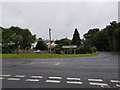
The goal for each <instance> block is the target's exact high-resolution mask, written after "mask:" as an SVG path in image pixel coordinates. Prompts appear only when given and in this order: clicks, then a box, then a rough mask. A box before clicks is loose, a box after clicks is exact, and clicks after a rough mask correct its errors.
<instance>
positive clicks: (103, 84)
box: [90, 82, 108, 86]
mask: <svg viewBox="0 0 120 90" xmlns="http://www.w3.org/2000/svg"><path fill="white" fill-rule="evenodd" d="M90 85H100V86H108V84H106V83H93V82H90Z"/></svg>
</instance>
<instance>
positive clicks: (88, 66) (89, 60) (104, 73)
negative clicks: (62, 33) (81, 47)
mask: <svg viewBox="0 0 120 90" xmlns="http://www.w3.org/2000/svg"><path fill="white" fill-rule="evenodd" d="M2 73H3V74H7V75H11V76H10V77H14V76H15V75H25V77H22V78H20V80H18V81H15V80H8V78H10V77H4V76H3V77H4V79H3V80H2V83H3V84H2V87H3V88H103V87H104V88H118V87H117V86H116V84H118V85H120V83H115V82H111V81H110V80H119V79H118V56H117V55H113V54H111V53H106V52H101V53H100V54H99V55H96V56H88V57H72V58H48V59H38V58H37V59H3V60H2ZM32 75H39V76H40V75H41V76H43V78H42V79H39V80H40V81H38V82H26V79H29V78H31V76H32ZM51 76H53V77H57V76H59V77H61V78H62V79H61V80H59V81H61V82H60V83H50V82H46V80H49V77H51ZM68 77H73V78H80V79H81V80H80V81H81V82H82V85H79V84H78V85H77V84H68V83H66V82H67V81H68V80H67V78H68ZM88 79H102V80H103V81H102V83H106V84H108V86H103V87H101V86H97V85H95V86H94V85H90V84H89V83H90V81H88ZM94 82H95V81H94Z"/></svg>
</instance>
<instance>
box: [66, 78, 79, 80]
mask: <svg viewBox="0 0 120 90" xmlns="http://www.w3.org/2000/svg"><path fill="white" fill-rule="evenodd" d="M67 80H80V78H67Z"/></svg>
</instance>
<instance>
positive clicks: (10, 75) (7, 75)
mask: <svg viewBox="0 0 120 90" xmlns="http://www.w3.org/2000/svg"><path fill="white" fill-rule="evenodd" d="M0 76H2V77H9V76H11V75H0Z"/></svg>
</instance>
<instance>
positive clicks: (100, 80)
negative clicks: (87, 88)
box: [88, 79, 103, 82]
mask: <svg viewBox="0 0 120 90" xmlns="http://www.w3.org/2000/svg"><path fill="white" fill-rule="evenodd" d="M88 81H99V82H102V81H103V80H102V79H88Z"/></svg>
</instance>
